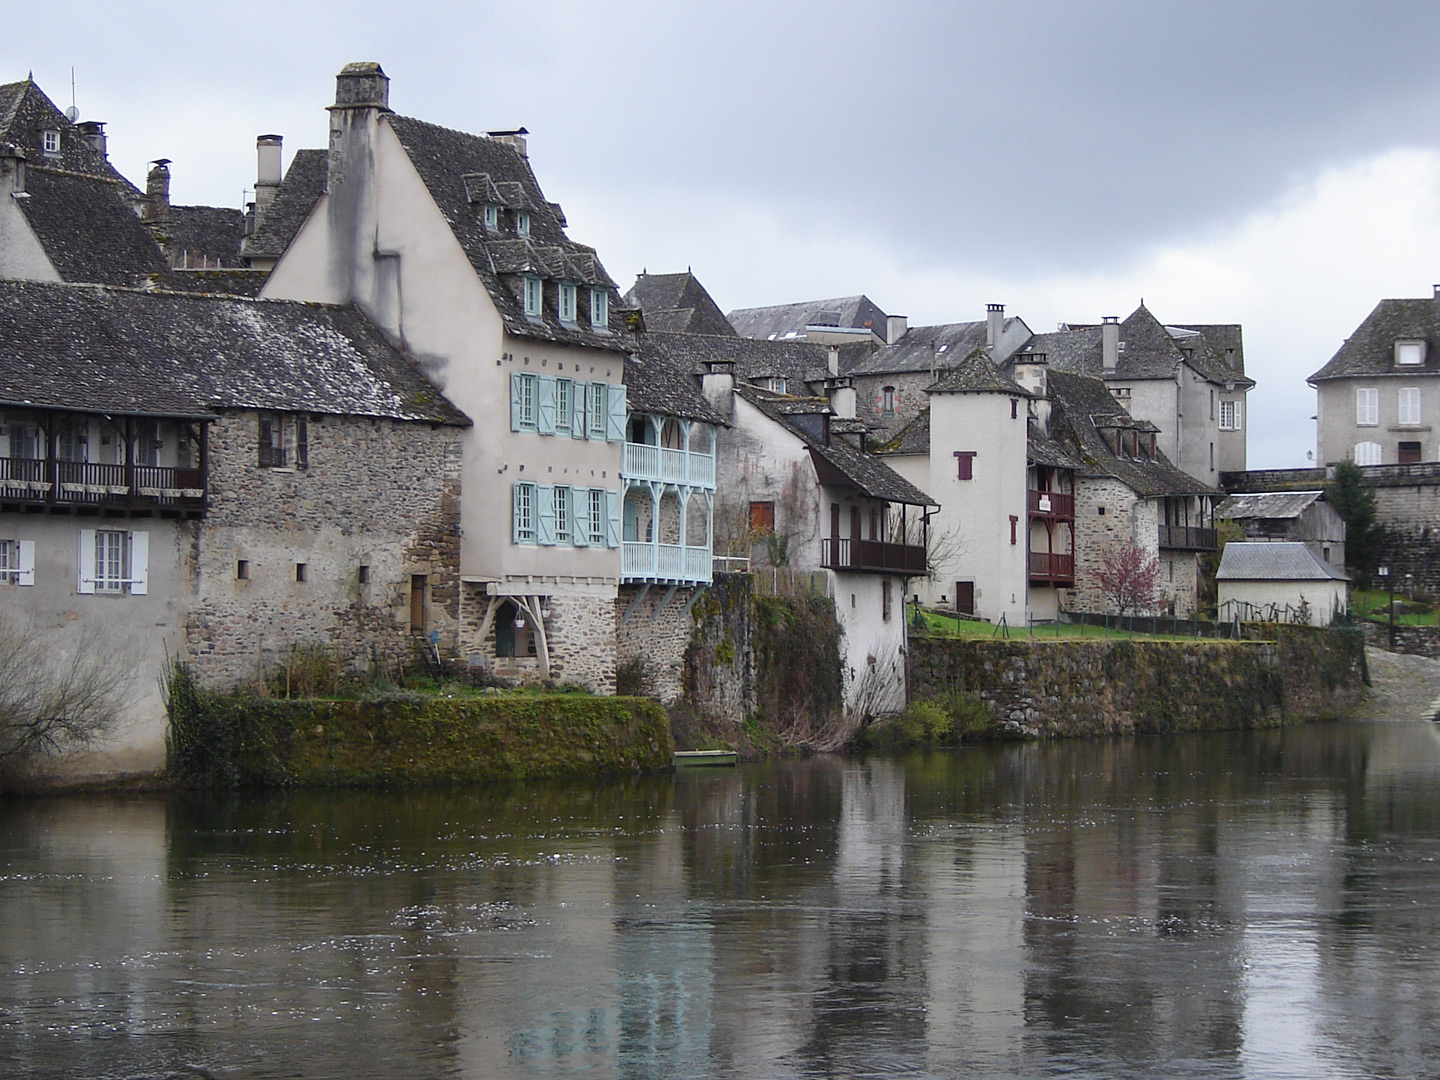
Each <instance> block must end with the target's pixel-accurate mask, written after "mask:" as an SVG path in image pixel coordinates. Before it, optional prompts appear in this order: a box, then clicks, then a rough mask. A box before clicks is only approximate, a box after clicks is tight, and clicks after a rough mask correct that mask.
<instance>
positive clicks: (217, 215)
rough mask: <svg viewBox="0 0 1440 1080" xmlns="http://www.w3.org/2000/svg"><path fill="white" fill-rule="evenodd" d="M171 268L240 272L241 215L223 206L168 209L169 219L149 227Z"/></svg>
mask: <svg viewBox="0 0 1440 1080" xmlns="http://www.w3.org/2000/svg"><path fill="white" fill-rule="evenodd" d="M153 229H154V231H155V234H156V238H157V240H158V239H161V238H162V237H163V240H161V243H162V244H163V246H164V247H165V249H166V251H167V253H168V254H169V257H170V265H171V266H184V267H191V266H201V265H205V266H213V267H217V268H226V269H232V270H236V269H240V268H241V267H243V266H244V265H245V263H244V260H242V259H241V257H240V241H241V240H242V239H243V238H244V236H245V215H244V214H243V213H241V212H240V211H239V210H231V209H229V208H227V207H223V206H172V207H170V218H169V220H168V221H165V222H163V223H156V224H155V225H154V226H153Z"/></svg>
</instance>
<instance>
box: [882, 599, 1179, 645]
mask: <svg viewBox="0 0 1440 1080" xmlns="http://www.w3.org/2000/svg"><path fill="white" fill-rule="evenodd" d="M920 616H921V618H922V619H924V621H925V632H929V633H932V634H939V635H943V636H946V637H965V638H993V639H997V640H998V639H1000V638H1003V637H1006V636H1008V637H1011V638H1034V639H1035V640H1036V641H1042V640H1057V639H1058V640H1062V641H1063V640H1065V639H1074V638H1124V639H1129V638H1135V637H1143V638H1148V639H1149V640H1151V641H1193V640H1194V635H1191V634H1186V633H1178V634H1150V633H1146V632H1143V631H1140V630H1136V631H1135V632H1133V633H1132V632H1130V631H1128V630H1114V629H1106V628H1105V627H1103V626H1084V625H1078V624H1077V625H1072V624H1070V623H1061V624H1052V625H1049V626H1011V627H1008V628H1007V629H1008V634H1007V629H1001V628H1000V627H998V626H996V625H995V624H994V623H988V622H978V621H976V620H974V619H957V618H955V617H954V616H953V615H945V614H943V613H941V612H938V611H932V610H930V609H928V608H922V609H921V610H920ZM909 617H910V625H911V626H912V627H914V626H915V608H914V607H913V606H912V607H910V609H909ZM1168 622H1169V619H1168V617H1164V616H1162V617H1161V619H1160V624H1161V625H1162V626H1163V625H1166V624H1167V623H1168Z"/></svg>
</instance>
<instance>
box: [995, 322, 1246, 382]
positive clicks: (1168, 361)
mask: <svg viewBox="0 0 1440 1080" xmlns="http://www.w3.org/2000/svg"><path fill="white" fill-rule="evenodd" d="M1210 333H1213V334H1214V335H1215V337H1216V338H1217V339H1219V340H1218V342H1217V341H1214V340H1212V339H1211V337H1210ZM1101 336H1102V331H1101V329H1100V327H1099V326H1096V325H1093V324H1091V325H1080V324H1072V325H1071V326H1070V328H1069V329H1067V330H1059V331H1056V332H1055V333H1050V334H1036V335H1035V337H1034V338H1032V339H1031V341H1030V342H1029V343H1028V344H1027V345H1026V346H1025V350H1024V351H1025V352H1037V353H1044V354H1045V355H1046V356H1047V357H1048V359H1049V362H1050V366H1051V367H1052V368H1054V369H1056V370H1059V371H1071V372H1076V373H1078V374H1082V375H1095V376H1099V375H1100V374H1101V372H1102V371H1103V369H1104V356H1103V348H1102V345H1101ZM1119 336H1120V343H1121V346H1122V348H1121V349H1120V351H1119V353H1117V355H1116V363H1115V374H1114V376H1113V378H1114V379H1117V380H1127V379H1134V380H1144V379H1173V378H1174V377H1175V367H1176V365H1177V364H1181V363H1188V364H1189V365H1190V367H1191V368H1193V369H1194V370H1195V371H1196V372H1198V373H1199V374H1200V375H1202V376H1204V377H1205V378H1207V379H1209V380H1211V381H1213V382H1217V383H1224V382H1235V383H1239V384H1241V385H1244V386H1254V385H1255V383H1254V381H1253V380H1251V379H1249V378H1246V376H1245V370H1244V353H1243V350H1242V349H1241V347H1240V327H1239V326H1238V325H1233V324H1232V325H1205V326H1200V325H1197V326H1181V325H1178V324H1177V325H1176V326H1173V327H1170V326H1166V325H1164V324H1162V323H1161V322H1160V320H1158V319H1157V318H1155V316H1154V315H1153V314H1151V312H1150V309H1149V308H1147V307H1146V306H1145V305H1144V304H1143V303H1142V304H1141V305H1140V306H1139V307H1137V308H1136V309H1135V310H1134V311H1133V312H1131V313H1130V315H1129V317H1128V318H1126V319H1124V320H1123V321H1122V322H1121V323H1120V335H1119ZM1177 336H1178V338H1179V340H1177ZM1227 348H1230V349H1233V350H1234V353H1233V354H1231V357H1230V360H1229V361H1228V362H1227V358H1226V353H1225V349H1227ZM1017 355H1019V354H1017Z"/></svg>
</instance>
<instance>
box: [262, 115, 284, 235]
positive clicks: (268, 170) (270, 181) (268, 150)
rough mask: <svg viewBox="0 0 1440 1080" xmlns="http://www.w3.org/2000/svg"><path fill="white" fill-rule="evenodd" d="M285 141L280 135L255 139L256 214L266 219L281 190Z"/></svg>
mask: <svg viewBox="0 0 1440 1080" xmlns="http://www.w3.org/2000/svg"><path fill="white" fill-rule="evenodd" d="M283 142H284V139H283V138H281V136H279V135H257V136H256V137H255V162H256V164H255V213H256V216H257V218H260V217H264V216H265V211H266V210H268V209H269V208H270V204H271V203H272V202H274V201H275V193H276V192H277V191H279V190H280V147H281V144H282V143H283Z"/></svg>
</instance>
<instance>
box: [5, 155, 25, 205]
mask: <svg viewBox="0 0 1440 1080" xmlns="http://www.w3.org/2000/svg"><path fill="white" fill-rule="evenodd" d="M7 192H8V193H9V194H10V195H13V196H15V197H16V198H20V199H24V198H29V193H28V192H26V190H25V151H24V150H21V149H20V148H19V147H18V146H16V145H14V144H13V143H0V195H4V194H6V193H7Z"/></svg>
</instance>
